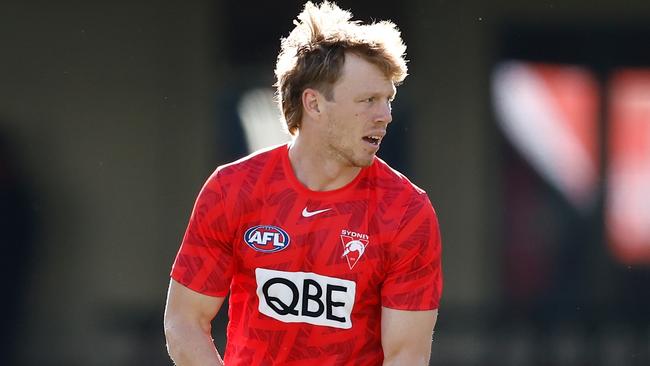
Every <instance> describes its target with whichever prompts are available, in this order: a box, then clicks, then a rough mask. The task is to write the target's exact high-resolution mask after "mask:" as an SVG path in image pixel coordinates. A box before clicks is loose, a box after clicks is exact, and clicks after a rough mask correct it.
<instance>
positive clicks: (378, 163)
mask: <svg viewBox="0 0 650 366" xmlns="http://www.w3.org/2000/svg"><path fill="white" fill-rule="evenodd" d="M373 166H374V169H375V171H376V175H377V178H378V179H380V180H381V181H383V182H385V184H389V185H391V186H393V187H394V188H397V189H400V190H407V191H409V192H411V193H412V194H413V195H414V196H426V191H425V190H424V189H422V188H420V187H419V186H417V185H416V184H415V183H413V182H412V181H411V180H410V179H409V178H408V177H407V176H406V175H404V174H402V172H400V171H399V170H397V169H395V168H393V167H391V166H390V165H388V163H386V162H385V161H383V160H382V159H380V158H379V157H375V161H374V163H373Z"/></svg>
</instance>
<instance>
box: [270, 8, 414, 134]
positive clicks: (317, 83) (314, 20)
mask: <svg viewBox="0 0 650 366" xmlns="http://www.w3.org/2000/svg"><path fill="white" fill-rule="evenodd" d="M351 18H352V14H351V13H350V12H349V11H345V10H342V9H340V8H339V7H338V6H337V5H336V4H334V3H331V2H328V1H325V2H323V3H322V4H320V5H319V6H316V5H314V4H313V3H311V2H307V3H306V4H305V7H304V9H303V11H302V12H301V13H300V14H299V15H298V18H297V20H295V21H294V24H295V25H296V27H295V28H294V29H293V31H291V33H290V34H289V36H288V37H286V38H283V39H282V41H281V42H282V48H281V50H280V54H279V55H278V61H277V64H276V68H275V76H276V78H277V82H276V84H275V86H276V87H277V98H278V102H279V105H280V109H281V110H282V114H283V116H284V120H285V122H286V125H287V129H288V130H289V132H290V133H291V134H292V135H295V134H296V132H297V131H298V129H299V128H300V121H301V119H302V92H303V91H304V90H305V89H306V88H314V89H316V90H318V91H320V92H321V93H323V94H324V95H325V97H326V98H328V99H329V100H331V98H332V97H333V96H332V86H333V85H334V83H336V81H337V80H338V79H339V77H340V76H341V72H342V68H343V63H344V61H345V53H346V52H351V53H354V54H356V55H358V56H360V57H362V58H363V59H365V60H366V61H368V62H370V63H372V64H374V65H376V66H377V67H379V68H380V69H381V70H382V71H383V72H384V73H385V75H386V76H387V77H388V78H389V79H390V80H391V81H392V82H393V83H394V84H396V85H397V84H399V83H401V82H402V81H403V80H404V78H406V75H407V67H406V60H405V58H404V56H405V51H406V46H405V45H404V42H403V41H402V38H401V36H400V32H399V30H398V29H397V27H396V26H395V24H394V23H392V22H390V21H381V22H374V23H372V24H361V23H360V22H359V21H352V20H351Z"/></svg>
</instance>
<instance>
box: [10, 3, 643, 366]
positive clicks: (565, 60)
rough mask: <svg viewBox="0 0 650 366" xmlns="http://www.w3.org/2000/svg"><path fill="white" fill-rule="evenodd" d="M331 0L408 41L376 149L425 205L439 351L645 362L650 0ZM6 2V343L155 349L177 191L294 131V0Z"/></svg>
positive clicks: (160, 345) (135, 359) (143, 355)
mask: <svg viewBox="0 0 650 366" xmlns="http://www.w3.org/2000/svg"><path fill="white" fill-rule="evenodd" d="M339 4H340V5H341V7H343V8H346V9H352V11H353V14H354V15H355V18H356V19H361V20H364V21H370V20H374V19H376V20H381V19H392V20H393V21H395V22H396V23H397V24H398V26H399V27H400V29H401V30H402V34H403V37H404V39H405V41H406V43H407V45H408V58H409V59H410V63H409V68H410V69H409V73H410V75H411V76H410V77H408V78H407V80H406V82H405V84H404V85H403V86H401V87H400V88H399V92H398V98H397V100H396V102H395V104H394V119H393V123H392V124H391V128H390V130H389V132H390V133H389V134H388V137H387V139H386V140H385V142H384V143H383V144H382V150H381V151H380V156H381V157H383V158H384V159H385V160H387V161H389V162H390V163H391V164H392V165H393V166H394V167H395V168H396V169H398V170H400V171H402V172H404V173H405V174H407V175H408V176H409V177H410V178H412V180H413V181H414V182H415V183H416V184H418V185H419V186H421V187H422V188H424V189H426V190H427V192H428V193H429V196H430V198H431V201H432V202H433V203H434V206H435V207H436V209H437V211H438V215H439V219H440V225H441V229H442V234H443V245H444V253H443V255H444V257H443V263H444V273H445V289H444V296H443V301H442V304H441V309H440V317H439V321H438V325H437V329H436V334H435V337H434V342H433V355H432V362H431V364H432V365H450V366H453V365H648V364H650V2H648V1H647V0H628V1H614V0H601V1H595V0H572V1H519V0H494V1H489V2H488V1H446V0H433V1H425V0H403V1H400V2H399V3H394V2H390V3H389V2H377V1H370V0H358V1H347V0H346V1H339ZM1 8H2V11H1V13H0V44H1V45H2V51H1V54H0V55H1V57H0V190H1V191H0V197H1V200H0V218H1V221H0V230H1V232H0V238H1V239H0V240H1V242H2V248H1V249H2V265H1V266H0V271H1V275H2V280H3V283H4V288H3V291H2V301H1V302H0V306H1V307H2V308H1V310H2V315H3V316H2V317H1V319H2V320H1V322H2V324H0V326H1V327H2V332H1V333H0V334H1V335H0V364H2V365H42V366H55V365H56V366H58V365H62V366H63V365H65V366H75V365H98V366H99V365H126V366H130V365H170V364H171V362H170V361H169V360H168V357H167V355H166V351H165V347H164V336H163V332H162V313H163V308H164V301H165V295H166V289H167V284H168V281H169V277H168V274H169V270H170V266H171V264H172V261H173V258H174V256H175V254H176V251H177V250H178V246H179V243H180V240H181V238H182V235H183V233H184V230H185V226H186V224H187V220H188V217H189V214H190V210H191V207H192V205H193V202H194V199H195V197H196V194H197V192H198V190H199V189H200V187H201V185H202V184H203V182H204V180H205V179H206V178H207V176H208V175H209V174H210V173H211V172H212V171H213V170H214V169H215V167H216V166H218V165H220V164H223V163H226V162H229V161H231V160H233V159H235V158H238V157H241V156H243V155H245V154H247V153H248V151H250V150H251V149H254V148H256V147H258V146H263V145H269V144H271V143H275V142H277V141H281V140H283V139H286V138H287V136H286V135H282V134H281V133H277V132H278V131H279V124H278V122H277V112H276V111H275V110H274V109H273V104H272V100H271V98H272V89H271V85H272V84H273V82H274V80H273V69H274V64H275V58H276V56H277V53H278V50H279V39H280V37H282V36H285V35H287V34H288V32H289V31H290V30H291V29H292V27H293V25H292V20H293V19H294V18H295V16H296V15H297V14H298V13H299V11H300V10H301V8H302V2H298V1H286V2H285V1H278V2H271V1H259V2H244V1H206V0H196V1H188V2H179V1H168V0H159V1H156V2H144V1H142V2H120V1H117V2H105V1H101V2H99V1H72V0H62V1H35V0H24V1H16V0H8V1H5V2H3V4H2V7H1ZM223 313H224V312H222V315H220V316H219V318H218V319H217V320H215V325H214V335H215V339H216V340H217V342H218V343H219V344H223V341H224V335H223V332H222V331H221V330H222V327H223V323H224V321H225V315H223Z"/></svg>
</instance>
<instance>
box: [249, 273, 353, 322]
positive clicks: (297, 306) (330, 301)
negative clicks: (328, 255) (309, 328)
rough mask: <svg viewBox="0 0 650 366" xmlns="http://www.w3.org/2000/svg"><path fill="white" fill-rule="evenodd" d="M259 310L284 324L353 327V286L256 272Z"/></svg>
mask: <svg viewBox="0 0 650 366" xmlns="http://www.w3.org/2000/svg"><path fill="white" fill-rule="evenodd" d="M255 280H256V281H257V297H258V299H259V307H258V310H259V311H260V313H262V314H264V315H267V316H270V317H271V318H274V319H277V320H279V321H282V322H285V323H309V324H314V325H323V326H328V327H334V328H341V329H350V328H351V327H352V320H351V319H350V314H352V308H353V307H354V297H355V293H356V283H355V282H353V281H348V280H342V279H340V278H335V277H328V276H321V275H317V274H315V273H310V272H284V271H274V270H271V269H264V268H257V269H255Z"/></svg>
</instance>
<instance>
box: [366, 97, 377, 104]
mask: <svg viewBox="0 0 650 366" xmlns="http://www.w3.org/2000/svg"><path fill="white" fill-rule="evenodd" d="M374 101H375V97H370V98H367V99H364V102H368V103H372V102H374Z"/></svg>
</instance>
